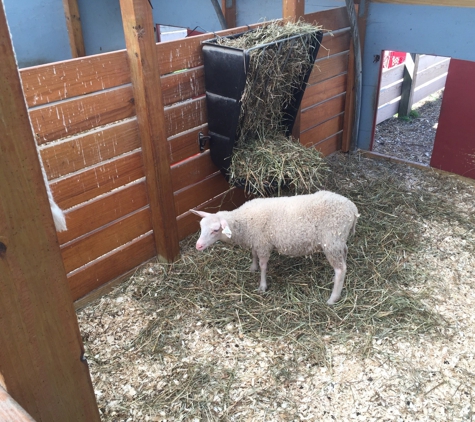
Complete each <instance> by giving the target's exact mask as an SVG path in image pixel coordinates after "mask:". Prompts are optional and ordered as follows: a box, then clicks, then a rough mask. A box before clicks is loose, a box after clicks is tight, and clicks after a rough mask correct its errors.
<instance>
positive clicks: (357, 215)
mask: <svg viewBox="0 0 475 422" xmlns="http://www.w3.org/2000/svg"><path fill="white" fill-rule="evenodd" d="M359 216H360V214H355V215H354V218H353V225H352V226H351V234H352V235H353V236H354V235H355V232H356V222H357V221H358V217H359Z"/></svg>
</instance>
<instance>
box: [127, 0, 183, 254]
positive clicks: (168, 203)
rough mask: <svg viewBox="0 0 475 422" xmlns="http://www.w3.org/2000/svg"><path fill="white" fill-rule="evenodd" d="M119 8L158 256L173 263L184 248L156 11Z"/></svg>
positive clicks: (142, 5)
mask: <svg viewBox="0 0 475 422" xmlns="http://www.w3.org/2000/svg"><path fill="white" fill-rule="evenodd" d="M120 9H121V12H122V23H123V26H124V35H125V44H126V47H127V56H128V59H129V65H130V71H131V79H132V87H133V91H134V100H135V109H136V111H137V122H138V125H139V133H140V139H141V143H142V154H143V161H144V167H145V177H146V183H147V192H148V198H149V203H150V210H151V215H152V227H153V231H154V236H155V244H156V249H157V255H158V258H159V260H161V261H162V262H172V261H174V260H176V259H177V258H178V256H179V253H180V245H179V241H178V227H177V221H176V211H175V200H174V196H173V189H172V181H171V174H170V157H169V149H168V140H167V133H166V126H167V125H166V121H165V112H164V105H163V98H162V87H161V82H160V68H159V64H158V58H157V51H156V44H155V34H154V30H153V29H154V25H153V16H152V8H151V6H150V3H149V1H148V0H120Z"/></svg>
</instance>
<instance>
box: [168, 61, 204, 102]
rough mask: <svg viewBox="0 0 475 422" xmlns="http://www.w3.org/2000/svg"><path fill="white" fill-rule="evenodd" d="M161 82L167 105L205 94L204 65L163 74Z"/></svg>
mask: <svg viewBox="0 0 475 422" xmlns="http://www.w3.org/2000/svg"><path fill="white" fill-rule="evenodd" d="M161 83H162V95H163V104H164V105H165V106H169V105H171V104H174V103H178V102H180V101H185V100H188V99H190V98H195V97H198V96H201V95H204V94H205V72H204V67H203V66H200V67H197V68H194V69H191V70H188V71H183V72H179V73H172V74H170V75H166V76H162V78H161Z"/></svg>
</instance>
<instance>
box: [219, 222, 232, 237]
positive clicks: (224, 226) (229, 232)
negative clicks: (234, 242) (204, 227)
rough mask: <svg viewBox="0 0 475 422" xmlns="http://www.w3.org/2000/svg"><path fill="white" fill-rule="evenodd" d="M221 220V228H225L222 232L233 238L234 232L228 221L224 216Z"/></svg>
mask: <svg viewBox="0 0 475 422" xmlns="http://www.w3.org/2000/svg"><path fill="white" fill-rule="evenodd" d="M220 222H221V229H222V230H223V232H222V233H223V234H224V235H225V236H226V237H228V238H231V235H232V232H231V229H230V228H229V225H228V222H227V221H226V220H225V219H224V218H221V219H220Z"/></svg>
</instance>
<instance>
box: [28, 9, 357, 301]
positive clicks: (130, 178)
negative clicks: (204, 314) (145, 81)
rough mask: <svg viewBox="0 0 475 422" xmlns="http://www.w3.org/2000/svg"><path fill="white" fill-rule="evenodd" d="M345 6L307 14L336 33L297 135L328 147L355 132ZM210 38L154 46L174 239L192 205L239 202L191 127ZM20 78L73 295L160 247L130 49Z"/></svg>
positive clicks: (191, 220) (199, 120) (186, 225)
mask: <svg viewBox="0 0 475 422" xmlns="http://www.w3.org/2000/svg"><path fill="white" fill-rule="evenodd" d="M346 13H347V12H346V8H338V9H331V10H328V11H325V12H318V13H314V14H309V15H305V20H307V21H310V22H318V23H319V24H321V25H323V27H324V28H325V29H329V30H332V31H333V35H331V34H329V33H326V34H325V35H324V38H323V43H322V44H323V47H324V48H321V49H320V51H319V54H318V57H317V61H316V64H315V68H314V70H313V72H312V74H311V76H310V79H309V86H308V88H307V91H306V93H305V96H304V98H303V101H302V106H301V116H300V120H299V125H300V139H301V142H302V143H303V144H305V145H307V146H309V147H315V148H318V149H319V150H321V151H322V152H323V153H324V154H330V153H332V152H334V151H336V150H339V149H341V147H342V142H346V141H345V139H346V140H347V139H349V136H350V135H349V134H350V133H351V127H350V126H351V125H348V121H347V124H346V125H345V131H344V120H345V117H348V119H351V118H352V116H346V115H345V105H347V104H348V102H347V96H348V95H350V94H351V93H352V86H353V85H352V83H353V80H352V78H348V76H347V75H348V63H349V59H350V43H351V40H350V29H349V23H348V19H347V14H346ZM246 29H247V27H246V28H234V29H232V30H227V31H221V32H220V33H219V34H220V35H224V34H229V33H237V32H242V31H244V30H246ZM213 36H214V35H213V34H205V35H201V36H197V37H192V38H187V39H183V40H177V41H171V42H165V43H159V44H157V45H156V53H157V56H158V61H159V64H160V65H159V66H160V73H161V75H160V79H161V85H162V94H163V104H164V113H165V120H166V132H167V136H168V150H169V157H170V164H171V169H170V170H171V176H172V190H173V197H174V201H175V204H174V205H175V209H176V218H177V225H178V235H179V238H180V239H183V238H185V237H186V236H188V235H189V234H191V233H193V232H195V231H196V230H197V229H198V222H197V218H196V217H195V216H194V215H192V214H191V213H190V211H189V210H190V209H191V208H200V209H217V208H219V207H221V209H223V208H224V209H231V208H234V207H236V206H238V205H240V204H241V203H242V202H243V201H244V200H245V198H244V195H243V192H242V191H240V190H239V189H234V188H233V189H230V187H229V185H228V184H227V182H226V180H225V179H224V177H223V176H222V175H221V173H220V172H219V171H218V170H217V168H216V167H215V166H214V165H213V164H212V162H211V160H210V157H209V152H204V153H202V154H200V153H199V149H198V143H197V139H198V133H199V132H200V131H201V132H203V133H205V134H206V132H207V115H206V104H205V87H204V68H203V59H202V55H201V42H202V41H203V40H205V39H208V38H211V37H213ZM21 78H22V83H23V89H24V94H25V97H26V101H27V104H28V107H29V114H30V119H31V124H32V126H33V129H34V133H35V134H36V140H37V143H38V145H39V147H40V150H41V155H42V158H43V161H44V164H45V168H46V172H47V175H48V178H49V181H50V184H51V188H52V191H53V195H54V197H55V199H56V201H57V203H58V204H59V206H60V207H61V208H62V209H65V210H66V217H67V223H68V230H67V231H66V232H63V233H58V238H59V242H60V245H61V253H62V257H63V261H64V265H65V268H66V271H67V273H68V280H69V284H70V287H71V291H72V294H73V298H74V300H77V299H80V298H82V297H84V296H85V295H87V294H89V293H90V292H92V291H93V290H95V289H98V288H99V287H101V286H104V285H106V284H107V283H109V282H111V281H113V280H117V279H118V278H121V277H124V276H125V275H127V274H130V272H131V271H133V269H134V268H136V267H137V266H138V265H140V264H141V263H143V262H145V261H147V260H148V259H150V258H152V257H154V256H155V255H156V253H157V251H156V246H155V242H154V238H153V229H152V223H151V210H150V204H149V199H148V195H147V189H146V180H145V169H144V165H145V164H144V160H143V154H142V148H141V139H140V132H139V128H138V123H137V116H136V107H135V100H134V91H133V87H132V84H131V71H130V68H129V63H128V59H127V52H126V51H125V50H122V51H117V52H113V53H107V54H101V55H96V56H90V57H86V58H77V59H72V60H68V61H65V62H58V63H52V64H48V65H42V66H37V67H33V68H25V69H22V70H21ZM347 86H349V87H350V89H349V90H348V94H347ZM346 114H348V113H346Z"/></svg>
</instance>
